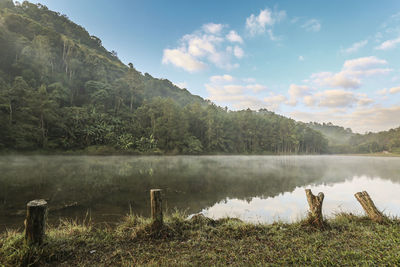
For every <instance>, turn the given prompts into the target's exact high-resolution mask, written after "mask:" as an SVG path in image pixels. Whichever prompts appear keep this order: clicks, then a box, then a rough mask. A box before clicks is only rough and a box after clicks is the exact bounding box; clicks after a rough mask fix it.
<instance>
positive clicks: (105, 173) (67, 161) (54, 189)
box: [0, 156, 400, 231]
mask: <svg viewBox="0 0 400 267" xmlns="http://www.w3.org/2000/svg"><path fill="white" fill-rule="evenodd" d="M152 188H161V189H163V190H164V203H165V208H166V209H167V212H171V211H173V210H174V209H175V208H177V209H179V210H184V211H186V212H187V213H188V214H193V213H198V212H202V213H203V214H205V215H207V216H210V217H213V218H220V217H226V216H230V217H238V218H240V219H243V220H246V221H252V222H272V221H274V220H278V219H280V220H284V221H296V220H298V219H300V218H302V217H304V216H305V214H306V211H307V202H306V197H305V193H304V189H305V188H311V189H312V190H313V192H314V193H315V194H316V193H318V192H319V191H322V192H324V193H325V200H324V205H323V213H324V214H325V215H327V216H331V215H332V214H333V213H335V212H339V211H351V212H355V213H361V207H360V206H359V204H358V202H357V201H356V199H355V198H354V193H356V192H358V191H362V190H367V191H368V192H369V193H370V195H371V197H372V199H373V200H374V201H375V203H376V204H377V206H378V208H380V209H382V210H384V211H385V213H386V214H389V215H394V216H400V194H399V192H400V158H383V157H356V156H146V157H142V156H2V157H0V231H3V230H4V229H5V228H6V227H13V228H18V227H22V225H23V220H24V215H25V205H26V203H27V202H28V201H30V200H33V199H37V198H44V199H46V200H47V201H48V203H49V221H50V223H57V222H58V219H59V218H60V217H64V218H65V217H67V218H77V219H79V220H82V219H83V218H84V217H85V216H86V214H88V215H89V216H90V217H91V218H92V220H93V221H94V222H95V223H101V222H107V223H113V222H116V221H118V220H120V219H121V217H122V216H124V215H125V214H127V213H128V212H129V211H130V210H132V211H133V212H134V213H136V214H140V215H144V216H149V210H150V208H149V190H150V189H152Z"/></svg>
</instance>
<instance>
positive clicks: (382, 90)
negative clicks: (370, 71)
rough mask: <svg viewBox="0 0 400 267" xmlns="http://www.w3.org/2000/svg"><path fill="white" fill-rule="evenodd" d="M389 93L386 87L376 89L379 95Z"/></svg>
mask: <svg viewBox="0 0 400 267" xmlns="http://www.w3.org/2000/svg"><path fill="white" fill-rule="evenodd" d="M387 93H388V90H387V89H386V88H383V89H381V90H378V91H376V94H378V95H386V94H387Z"/></svg>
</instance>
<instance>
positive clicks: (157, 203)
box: [150, 189, 163, 230]
mask: <svg viewBox="0 0 400 267" xmlns="http://www.w3.org/2000/svg"><path fill="white" fill-rule="evenodd" d="M150 202H151V218H152V220H153V227H154V229H156V230H160V229H161V227H162V225H163V214H162V199H161V189H151V190H150Z"/></svg>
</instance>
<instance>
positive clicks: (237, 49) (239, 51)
mask: <svg viewBox="0 0 400 267" xmlns="http://www.w3.org/2000/svg"><path fill="white" fill-rule="evenodd" d="M233 54H234V55H235V57H237V58H242V57H243V56H244V52H243V49H242V48H240V47H239V46H235V48H234V49H233Z"/></svg>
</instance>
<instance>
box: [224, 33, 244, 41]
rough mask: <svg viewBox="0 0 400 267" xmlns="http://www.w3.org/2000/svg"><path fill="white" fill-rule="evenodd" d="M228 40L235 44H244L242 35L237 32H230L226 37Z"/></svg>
mask: <svg viewBox="0 0 400 267" xmlns="http://www.w3.org/2000/svg"><path fill="white" fill-rule="evenodd" d="M226 39H228V40H229V41H230V42H232V43H235V42H237V43H240V44H242V43H243V39H242V37H240V35H239V34H237V33H236V32H235V31H233V30H232V31H230V32H229V33H228V34H227V35H226Z"/></svg>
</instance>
